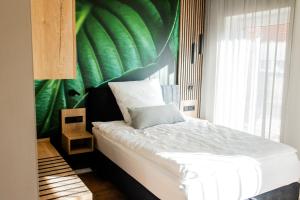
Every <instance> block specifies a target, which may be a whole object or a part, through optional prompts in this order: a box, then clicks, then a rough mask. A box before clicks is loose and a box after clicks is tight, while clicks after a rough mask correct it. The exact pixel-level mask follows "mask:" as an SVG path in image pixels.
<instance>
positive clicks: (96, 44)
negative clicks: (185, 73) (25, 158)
mask: <svg viewBox="0 0 300 200" xmlns="http://www.w3.org/2000/svg"><path fill="white" fill-rule="evenodd" d="M178 5H179V0H135V1H132V0H119V1H118V0H94V1H90V0H76V34H77V57H78V65H77V74H76V79H74V80H43V81H39V80H38V81H36V82H35V92H36V117H37V128H38V137H47V136H49V134H50V133H51V132H55V131H56V132H57V131H58V127H59V114H60V110H61V109H63V108H76V107H81V106H84V100H85V97H86V95H87V94H86V89H87V88H90V87H98V86H100V85H102V84H105V83H107V82H108V81H111V80H120V79H131V78H132V77H137V76H138V77H139V78H140V79H142V78H146V77H147V76H149V75H150V74H151V73H153V72H154V71H156V70H159V69H160V68H162V67H163V66H162V65H160V63H159V62H160V60H161V55H163V52H165V51H170V52H171V53H172V54H173V55H175V56H176V52H177V49H178V19H179V15H178V14H179V6H178Z"/></svg>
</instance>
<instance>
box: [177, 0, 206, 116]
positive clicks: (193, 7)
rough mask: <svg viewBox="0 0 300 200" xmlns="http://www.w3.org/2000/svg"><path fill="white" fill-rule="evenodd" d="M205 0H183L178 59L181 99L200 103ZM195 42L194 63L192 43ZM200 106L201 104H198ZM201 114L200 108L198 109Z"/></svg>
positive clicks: (198, 114) (198, 113)
mask: <svg viewBox="0 0 300 200" xmlns="http://www.w3.org/2000/svg"><path fill="white" fill-rule="evenodd" d="M204 2H205V0H181V17H180V48H179V59H178V83H179V85H180V93H181V100H197V102H198V104H199V105H200V99H201V98H200V97H201V74H202V63H203V54H202V53H201V54H200V53H199V50H200V42H201V41H200V35H203V33H204V6H205V5H204ZM193 43H194V44H195V49H194V52H195V53H194V63H192V62H191V58H192V44H193ZM198 107H199V106H198ZM197 116H198V117H199V116H200V110H199V109H198V110H197Z"/></svg>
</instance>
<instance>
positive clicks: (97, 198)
mask: <svg viewBox="0 0 300 200" xmlns="http://www.w3.org/2000/svg"><path fill="white" fill-rule="evenodd" d="M79 177H80V178H81V180H82V181H83V182H84V183H85V185H86V186H87V187H88V188H89V189H90V190H91V192H92V193H93V200H103V199H105V200H125V199H127V198H126V196H125V195H124V194H123V193H122V192H121V191H120V190H119V189H118V188H117V187H116V186H114V185H113V184H112V183H111V182H109V181H106V180H103V179H101V178H99V177H98V176H96V175H95V174H94V173H87V174H81V175H79Z"/></svg>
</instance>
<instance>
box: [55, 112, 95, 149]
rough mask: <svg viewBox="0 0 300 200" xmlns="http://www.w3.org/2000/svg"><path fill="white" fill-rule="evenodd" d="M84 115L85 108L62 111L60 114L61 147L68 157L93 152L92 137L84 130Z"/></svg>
mask: <svg viewBox="0 0 300 200" xmlns="http://www.w3.org/2000/svg"><path fill="white" fill-rule="evenodd" d="M85 115H86V114H85V108H77V109H63V110H62V112H61V120H62V121H61V124H62V147H63V149H64V150H65V151H66V152H67V154H68V155H74V154H80V153H87V152H92V151H93V150H94V137H93V135H92V134H90V133H89V132H87V131H86V130H85V128H86V119H85Z"/></svg>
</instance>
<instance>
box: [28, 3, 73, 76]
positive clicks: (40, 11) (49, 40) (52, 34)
mask: <svg viewBox="0 0 300 200" xmlns="http://www.w3.org/2000/svg"><path fill="white" fill-rule="evenodd" d="M31 22H32V48H33V69H34V79H74V78H76V59H77V57H76V31H75V28H76V25H75V0H31Z"/></svg>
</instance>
